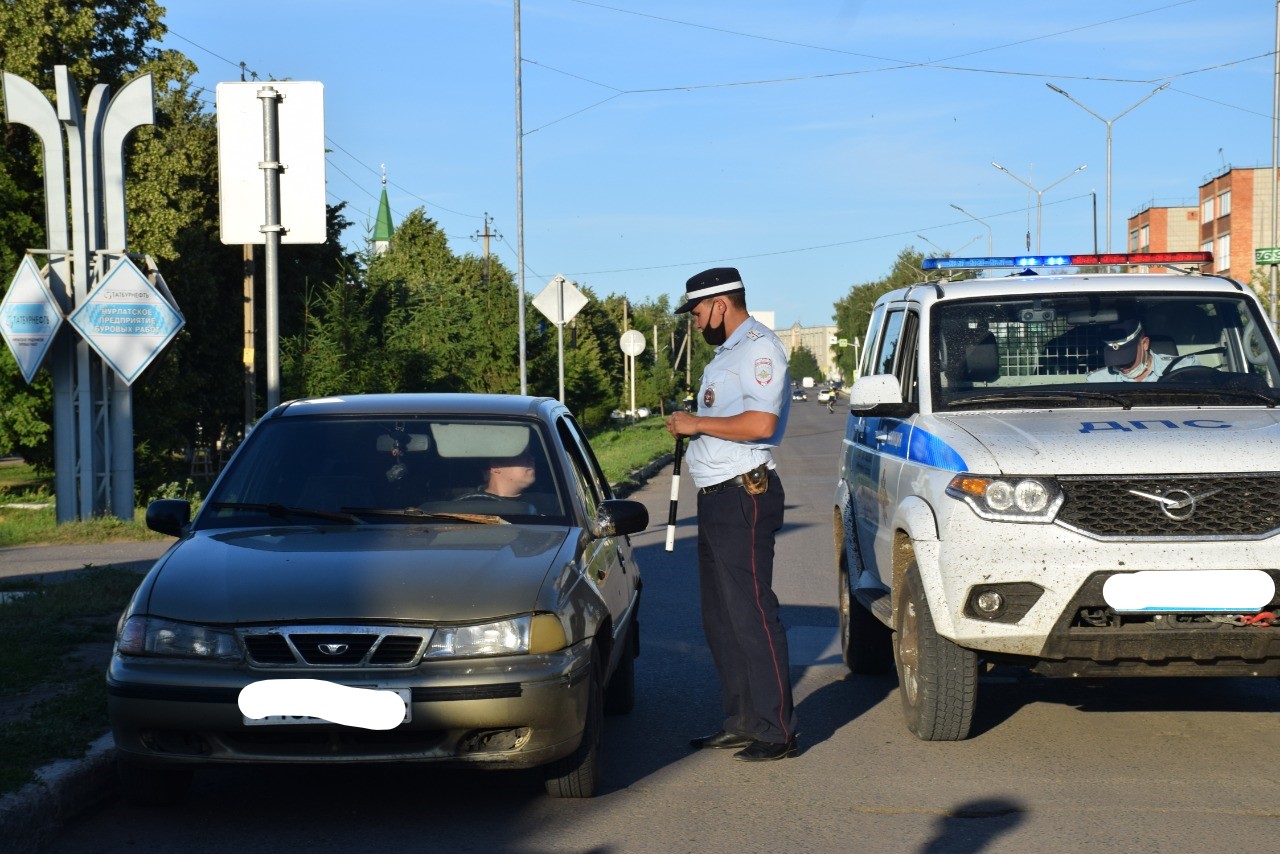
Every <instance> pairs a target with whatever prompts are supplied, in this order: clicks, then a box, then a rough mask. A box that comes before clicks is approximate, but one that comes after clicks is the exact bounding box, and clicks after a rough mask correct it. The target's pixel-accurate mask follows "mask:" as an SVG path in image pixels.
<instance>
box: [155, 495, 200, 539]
mask: <svg viewBox="0 0 1280 854" xmlns="http://www.w3.org/2000/svg"><path fill="white" fill-rule="evenodd" d="M190 524H191V502H190V501H183V500H182V499H180V498H158V499H156V500H155V501H152V502H151V503H150V504H148V505H147V527H148V528H150V529H151V530H153V531H155V532H156V533H158V534H168V535H169V536H171V537H181V536H184V535H185V534H186V533H187V526H188V525H190Z"/></svg>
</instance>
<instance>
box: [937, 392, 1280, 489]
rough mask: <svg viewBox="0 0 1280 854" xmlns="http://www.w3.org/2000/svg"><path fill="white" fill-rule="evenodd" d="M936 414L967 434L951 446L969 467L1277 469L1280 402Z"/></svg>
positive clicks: (1031, 471) (1026, 470) (1048, 471)
mask: <svg viewBox="0 0 1280 854" xmlns="http://www.w3.org/2000/svg"><path fill="white" fill-rule="evenodd" d="M939 418H940V420H942V421H943V422H944V423H946V424H948V425H950V426H952V427H954V428H956V429H957V430H960V431H963V433H965V434H967V437H964V438H965V439H967V441H960V442H958V445H960V447H957V448H956V450H957V451H958V452H959V454H960V456H961V457H962V458H963V460H964V465H965V468H966V469H967V470H969V471H973V472H981V473H987V472H990V473H998V474H1021V475H1063V474H1148V473H1155V472H1167V473H1178V474H1195V473H1202V472H1224V473H1225V472H1250V471H1274V470H1276V469H1280V409H1265V408H1243V407H1241V408H1223V407H1218V408H1213V409H1208V408H1194V409H1193V408H1182V409H1130V410H1107V411H1105V412H1100V411H1098V410H1079V409H1077V410H1063V411H1055V412H1045V411H1039V412H1012V413H1011V412H966V413H955V414H948V415H942V416H939ZM956 438H957V439H961V438H962V437H960V436H957V437H956ZM966 445H967V446H968V447H963V446H966Z"/></svg>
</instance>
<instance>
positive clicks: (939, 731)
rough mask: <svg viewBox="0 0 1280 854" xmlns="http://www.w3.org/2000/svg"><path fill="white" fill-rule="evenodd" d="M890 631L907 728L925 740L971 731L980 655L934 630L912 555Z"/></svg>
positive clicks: (966, 734)
mask: <svg viewBox="0 0 1280 854" xmlns="http://www.w3.org/2000/svg"><path fill="white" fill-rule="evenodd" d="M896 622H897V631H896V632H894V640H895V645H894V657H895V658H896V659H897V662H898V683H899V684H898V687H899V693H901V695H902V711H903V714H904V715H905V716H906V721H907V729H909V730H911V731H912V732H913V733H915V734H916V736H917V737H919V738H921V739H923V740H925V741H961V740H963V739H966V738H968V737H969V729H970V727H971V725H972V723H973V710H974V707H975V706H976V705H977V699H978V657H977V655H976V654H975V653H974V652H973V651H972V650H968V649H964V648H963V647H961V646H958V645H956V644H954V643H952V642H951V641H949V640H947V639H946V638H944V637H942V636H941V635H939V634H938V632H937V629H936V628H935V627H934V624H933V617H932V615H931V614H930V613H929V603H928V602H927V601H926V599H925V597H924V584H923V583H922V582H921V580H920V570H919V569H918V568H917V567H916V564H915V561H912V562H911V565H910V566H909V567H907V573H906V578H905V579H904V581H903V589H902V602H901V604H900V605H899V607H898V614H897V620H896Z"/></svg>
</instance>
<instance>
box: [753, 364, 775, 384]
mask: <svg viewBox="0 0 1280 854" xmlns="http://www.w3.org/2000/svg"><path fill="white" fill-rule="evenodd" d="M755 375H756V382H757V383H759V384H760V385H768V384H769V383H771V382H773V359H756V369H755Z"/></svg>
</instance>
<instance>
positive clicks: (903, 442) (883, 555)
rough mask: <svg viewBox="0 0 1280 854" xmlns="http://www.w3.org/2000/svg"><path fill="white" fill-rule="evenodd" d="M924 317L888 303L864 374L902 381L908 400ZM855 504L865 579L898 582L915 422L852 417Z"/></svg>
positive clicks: (912, 389) (913, 389)
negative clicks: (897, 553)
mask: <svg viewBox="0 0 1280 854" xmlns="http://www.w3.org/2000/svg"><path fill="white" fill-rule="evenodd" d="M919 326H920V324H919V317H918V315H917V313H916V312H915V311H914V310H913V309H912V308H910V307H909V306H908V305H907V304H905V303H899V304H896V305H889V306H888V307H887V310H886V311H885V313H884V318H883V324H882V325H881V327H880V330H879V334H878V336H877V339H876V340H875V341H874V345H872V346H868V349H867V354H868V357H867V358H866V359H865V360H864V364H863V370H862V374H863V375H870V374H890V375H893V376H896V377H898V379H899V382H900V383H901V385H902V393H903V399H904V400H912V399H914V396H915V394H916V392H917V388H916V382H915V379H914V377H915V368H916V364H917V357H916V352H915V351H916V343H917V340H918V337H919ZM849 433H850V436H849V438H850V444H849V448H850V459H851V462H850V465H849V469H850V483H851V488H850V501H851V502H852V504H853V519H854V524H855V526H856V529H857V534H858V538H857V543H858V551H859V557H860V558H861V559H862V566H863V569H864V571H865V572H866V577H865V578H864V581H869V580H878V581H879V583H880V584H881V585H882V586H884V587H889V586H891V584H892V581H893V555H892V551H893V529H892V526H891V524H890V523H891V521H892V518H893V512H894V507H896V506H897V503H898V501H897V490H898V481H899V478H900V475H901V473H902V465H903V462H904V460H905V458H906V454H907V448H908V439H909V437H910V423H909V422H908V421H906V420H903V419H901V418H886V417H873V416H858V417H857V418H853V419H851V422H850V425H849Z"/></svg>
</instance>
